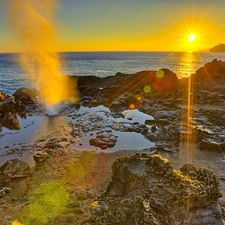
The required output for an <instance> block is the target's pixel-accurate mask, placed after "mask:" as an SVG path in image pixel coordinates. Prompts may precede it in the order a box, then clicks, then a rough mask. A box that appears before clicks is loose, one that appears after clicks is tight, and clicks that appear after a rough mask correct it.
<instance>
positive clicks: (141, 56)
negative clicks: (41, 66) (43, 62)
mask: <svg viewBox="0 0 225 225" xmlns="http://www.w3.org/2000/svg"><path fill="white" fill-rule="evenodd" d="M19 58H20V54H19V53H1V54H0V92H5V93H7V94H12V93H13V92H14V91H16V90H17V89H18V88H20V87H22V86H23V87H24V86H25V87H34V84H33V83H32V82H31V81H30V80H29V79H28V78H27V76H26V75H25V71H23V69H22V68H21V65H20V61H19ZM59 58H60V63H61V72H62V74H68V75H76V76H89V75H93V76H98V77H106V76H114V75H115V74H116V73H117V72H121V73H128V74H130V73H136V72H139V71H142V70H159V69H161V68H168V69H170V70H172V71H173V72H174V73H176V75H177V77H178V78H182V77H186V76H189V75H190V74H192V73H195V71H196V70H197V69H199V68H200V67H202V66H203V65H204V64H205V63H207V62H211V61H212V60H213V59H214V58H217V59H220V60H223V61H225V53H209V52H200V53H199V52H174V53H170V52H66V53H59Z"/></svg>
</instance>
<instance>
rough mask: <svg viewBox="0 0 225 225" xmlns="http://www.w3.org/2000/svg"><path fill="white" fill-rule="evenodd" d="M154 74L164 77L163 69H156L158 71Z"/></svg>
mask: <svg viewBox="0 0 225 225" xmlns="http://www.w3.org/2000/svg"><path fill="white" fill-rule="evenodd" d="M156 76H157V77H158V78H163V77H164V71H163V70H158V71H157V72H156Z"/></svg>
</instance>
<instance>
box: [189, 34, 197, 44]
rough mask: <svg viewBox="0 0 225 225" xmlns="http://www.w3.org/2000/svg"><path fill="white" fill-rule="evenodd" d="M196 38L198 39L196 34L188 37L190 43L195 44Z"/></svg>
mask: <svg viewBox="0 0 225 225" xmlns="http://www.w3.org/2000/svg"><path fill="white" fill-rule="evenodd" d="M195 38H196V36H195V34H189V35H188V40H189V41H190V42H193V41H194V40H195Z"/></svg>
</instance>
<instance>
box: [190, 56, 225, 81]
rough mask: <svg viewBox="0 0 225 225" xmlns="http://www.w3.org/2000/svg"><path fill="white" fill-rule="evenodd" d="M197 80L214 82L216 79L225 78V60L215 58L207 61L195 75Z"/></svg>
mask: <svg viewBox="0 0 225 225" xmlns="http://www.w3.org/2000/svg"><path fill="white" fill-rule="evenodd" d="M192 77H194V79H196V80H207V81H208V82H210V83H212V81H213V80H214V79H215V78H216V79H219V78H221V79H224V77H225V62H222V61H221V60H217V59H213V60H212V62H209V63H206V64H205V65H204V66H203V67H201V68H200V69H198V70H197V71H196V74H195V75H194V76H192Z"/></svg>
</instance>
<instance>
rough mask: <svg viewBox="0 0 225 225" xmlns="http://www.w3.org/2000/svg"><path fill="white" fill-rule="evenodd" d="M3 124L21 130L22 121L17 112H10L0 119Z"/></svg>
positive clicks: (11, 128)
mask: <svg viewBox="0 0 225 225" xmlns="http://www.w3.org/2000/svg"><path fill="white" fill-rule="evenodd" d="M0 122H1V125H2V126H3V127H6V128H8V129H9V130H19V129H20V122H19V120H18V118H17V115H16V114H15V113H11V112H10V113H8V114H7V115H5V116H4V117H3V119H2V120H0Z"/></svg>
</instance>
